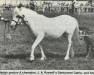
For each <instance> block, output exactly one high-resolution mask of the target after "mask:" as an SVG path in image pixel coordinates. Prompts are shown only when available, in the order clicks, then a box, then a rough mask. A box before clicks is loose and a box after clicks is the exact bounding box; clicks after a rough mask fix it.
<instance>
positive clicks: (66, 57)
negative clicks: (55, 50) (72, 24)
mask: <svg viewBox="0 0 94 75" xmlns="http://www.w3.org/2000/svg"><path fill="white" fill-rule="evenodd" d="M71 38H72V35H71V34H69V35H68V43H69V44H68V50H67V54H66V56H65V58H64V59H65V60H68V59H69V52H70V48H71V44H72V41H71Z"/></svg>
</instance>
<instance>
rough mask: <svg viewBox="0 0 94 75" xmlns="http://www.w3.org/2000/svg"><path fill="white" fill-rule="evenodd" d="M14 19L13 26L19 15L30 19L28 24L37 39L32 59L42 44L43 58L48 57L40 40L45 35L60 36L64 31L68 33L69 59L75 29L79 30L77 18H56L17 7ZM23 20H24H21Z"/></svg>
mask: <svg viewBox="0 0 94 75" xmlns="http://www.w3.org/2000/svg"><path fill="white" fill-rule="evenodd" d="M13 14H14V15H13V21H12V22H11V26H15V25H16V22H18V20H19V18H18V17H17V16H18V15H19V16H21V17H22V16H23V15H24V20H26V21H28V25H29V26H30V28H31V30H32V31H33V33H34V35H35V36H36V40H35V42H34V43H33V45H32V47H31V57H30V60H31V61H32V60H34V50H35V48H36V46H37V45H39V46H40V49H41V53H42V57H41V60H44V59H45V58H46V56H45V54H44V52H43V49H42V46H41V45H40V42H41V41H42V40H43V38H44V37H52V38H59V37H61V36H62V35H63V33H67V34H68V49H67V53H66V56H65V58H64V59H65V60H68V59H69V52H70V47H71V44H72V36H73V33H74V31H75V30H76V31H77V32H79V28H78V22H77V20H76V19H75V18H73V17H71V16H68V15H61V16H58V17H54V18H47V17H45V16H43V15H40V14H38V13H36V12H35V11H33V10H30V9H28V8H25V7H19V8H18V7H16V8H15V9H14V12H13ZM19 22H22V21H19ZM78 34H79V33H78ZM78 34H77V35H78ZM72 54H73V55H74V51H73V50H72Z"/></svg>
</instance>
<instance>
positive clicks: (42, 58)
mask: <svg viewBox="0 0 94 75" xmlns="http://www.w3.org/2000/svg"><path fill="white" fill-rule="evenodd" d="M39 46H40V49H41V55H42V57H41V59H40V60H44V59H46V56H45V54H44V52H43V48H42V46H41V45H39Z"/></svg>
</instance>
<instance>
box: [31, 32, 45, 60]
mask: <svg viewBox="0 0 94 75" xmlns="http://www.w3.org/2000/svg"><path fill="white" fill-rule="evenodd" d="M44 35H45V34H44V33H40V34H38V36H37V38H36V40H35V42H34V44H33V45H32V47H31V49H32V51H31V57H30V60H31V61H32V60H34V49H35V48H36V46H37V45H38V44H39V43H40V42H41V41H42V39H43V38H44Z"/></svg>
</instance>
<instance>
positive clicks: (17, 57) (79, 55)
mask: <svg viewBox="0 0 94 75" xmlns="http://www.w3.org/2000/svg"><path fill="white" fill-rule="evenodd" d="M45 55H46V57H47V58H56V59H57V58H59V59H62V58H64V57H65V54H62V55H61V54H56V53H49V52H48V53H45ZM0 57H3V58H7V59H8V58H9V59H27V58H30V53H27V54H16V55H14V54H10V55H7V54H6V55H2V56H0ZM74 57H75V58H76V57H77V58H79V57H86V54H84V53H81V54H75V56H74ZM35 58H41V54H40V53H37V54H35Z"/></svg>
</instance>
